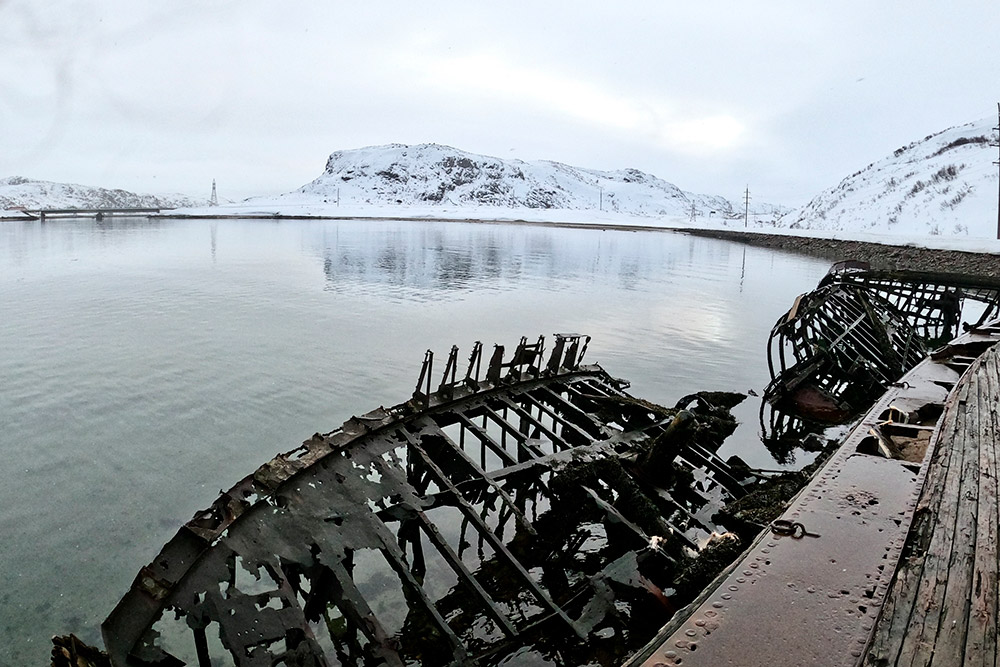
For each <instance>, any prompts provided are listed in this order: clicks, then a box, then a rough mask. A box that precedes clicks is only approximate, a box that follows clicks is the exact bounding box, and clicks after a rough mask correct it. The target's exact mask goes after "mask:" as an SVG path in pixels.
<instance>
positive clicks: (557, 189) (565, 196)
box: [247, 144, 784, 218]
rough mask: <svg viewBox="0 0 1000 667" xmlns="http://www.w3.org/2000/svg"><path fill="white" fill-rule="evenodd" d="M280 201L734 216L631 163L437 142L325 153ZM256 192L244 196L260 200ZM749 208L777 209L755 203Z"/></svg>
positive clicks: (726, 205) (722, 205) (723, 204)
mask: <svg viewBox="0 0 1000 667" xmlns="http://www.w3.org/2000/svg"><path fill="white" fill-rule="evenodd" d="M274 199H279V200H282V201H283V203H296V204H298V203H310V202H327V203H333V202H335V201H339V202H340V203H342V204H344V205H346V206H351V205H358V204H367V205H404V206H412V205H420V206H428V205H432V206H459V207H470V208H481V207H502V208H533V209H540V208H549V209H569V210H600V209H603V210H605V211H612V212H618V213H624V214H629V215H637V216H663V215H673V216H686V215H690V214H691V206H692V204H694V207H695V209H696V213H697V214H698V215H699V216H711V215H714V216H716V217H721V218H725V217H735V216H737V215H742V207H741V206H737V205H735V204H734V203H732V202H731V201H729V200H727V199H726V198H724V197H721V196H713V195H699V194H693V193H690V192H684V191H683V190H680V189H679V188H678V187H677V186H675V185H673V184H671V183H667V182H666V181H663V180H661V179H659V178H657V177H655V176H651V175H649V174H646V173H643V172H641V171H638V170H636V169H624V170H621V171H597V170H593V169H581V168H578V167H571V166H569V165H566V164H561V163H559V162H549V161H539V162H523V161H521V160H502V159H500V158H495V157H488V156H485V155H476V154H473V153H467V152H465V151H461V150H458V149H455V148H450V147H448V146H440V145H437V144H420V145H413V146H409V145H403V144H389V145H387V146H372V147H368V148H360V149H356V150H344V151H337V152H335V153H333V154H332V155H330V158H329V160H327V163H326V169H325V170H324V172H323V174H322V175H321V176H320V177H319V178H317V179H316V180H314V181H313V182H311V183H309V184H307V185H305V186H303V187H302V188H300V189H299V190H297V191H296V192H291V193H287V194H285V195H281V196H280V197H278V198H268V200H270V201H274ZM265 201H266V200H265V199H264V198H254V199H250V200H247V203H258V202H259V203H264V202H265ZM756 209H757V212H760V213H773V212H775V210H780V211H783V210H784V209H779V208H778V207H774V206H769V205H768V204H757V205H756Z"/></svg>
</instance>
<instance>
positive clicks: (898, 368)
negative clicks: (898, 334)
mask: <svg viewBox="0 0 1000 667" xmlns="http://www.w3.org/2000/svg"><path fill="white" fill-rule="evenodd" d="M861 305H862V306H864V309H865V313H866V314H867V316H868V319H869V321H871V322H873V323H874V322H876V321H879V320H878V315H877V314H876V312H875V309H874V308H873V307H872V304H871V303H870V302H869V301H868V299H866V298H864V297H862V298H861ZM872 333H873V334H875V337H876V342H877V343H878V344H879V346H881V347H882V348H883V350H882V355H881V356H880V359H881V360H882V361H883V363H886V369H887V377H888V373H892V374H893V375H897V374H902V373H904V372H905V371H906V368H905V365H906V360H905V359H903V358H901V357H900V355H899V351H898V350H896V347H895V345H893V341H892V338H891V335H890V333H889V332H887V331H886V330H885V328H884V327H878V328H876V327H872ZM890 355H891V356H890ZM892 357H894V359H893V361H891V362H888V361H887V358H892ZM894 371H895V372H894Z"/></svg>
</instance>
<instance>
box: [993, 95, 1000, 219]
mask: <svg viewBox="0 0 1000 667" xmlns="http://www.w3.org/2000/svg"><path fill="white" fill-rule="evenodd" d="M993 129H994V130H996V132H997V139H996V143H995V144H994V146H996V147H997V148H998V149H1000V102H997V126H996V127H994V128H993ZM998 157H1000V156H998ZM993 164H995V165H997V167H1000V159H998V160H997V161H996V162H994V163H993ZM997 239H1000V181H997Z"/></svg>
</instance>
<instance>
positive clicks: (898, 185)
mask: <svg viewBox="0 0 1000 667" xmlns="http://www.w3.org/2000/svg"><path fill="white" fill-rule="evenodd" d="M995 122H996V121H995V119H994V120H992V121H990V120H982V121H978V122H975V123H968V124H966V125H960V126H958V127H953V128H950V129H948V130H944V131H943V132H939V133H937V134H932V135H930V136H928V137H925V138H924V139H923V140H921V141H916V142H914V143H912V144H910V145H909V146H903V147H901V148H899V149H897V150H896V151H895V152H893V153H892V154H891V155H889V156H887V157H885V158H883V159H881V160H879V161H878V162H875V163H873V164H870V165H868V166H867V167H865V168H864V169H862V170H861V171H858V172H856V173H854V174H851V175H850V176H848V177H847V178H845V179H844V180H842V181H841V182H840V184H839V185H837V186H836V187H834V188H830V189H829V190H826V191H824V192H822V193H820V194H819V195H817V196H816V197H814V198H813V199H812V201H810V202H809V203H808V204H807V205H806V206H804V207H802V208H801V209H797V210H795V211H792V212H790V213H787V214H785V215H784V216H782V217H781V218H780V219H779V221H778V225H779V226H782V227H791V228H794V229H816V230H826V231H847V232H873V233H880V234H893V235H905V236H913V237H920V236H926V235H932V236H937V235H942V236H950V235H958V236H969V237H982V238H996V234H997V170H996V167H995V166H994V165H993V161H994V160H995V159H996V156H997V149H996V148H995V147H991V145H990V144H991V142H992V141H993V140H994V138H995V133H994V132H993V125H994V123H995Z"/></svg>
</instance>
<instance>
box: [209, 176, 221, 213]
mask: <svg viewBox="0 0 1000 667" xmlns="http://www.w3.org/2000/svg"><path fill="white" fill-rule="evenodd" d="M208 205H209V206H218V205H219V198H218V196H216V194H215V179H214V178H213V179H212V198H211V199H209V200H208Z"/></svg>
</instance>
